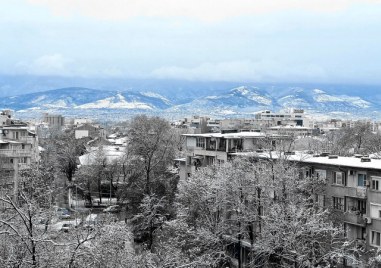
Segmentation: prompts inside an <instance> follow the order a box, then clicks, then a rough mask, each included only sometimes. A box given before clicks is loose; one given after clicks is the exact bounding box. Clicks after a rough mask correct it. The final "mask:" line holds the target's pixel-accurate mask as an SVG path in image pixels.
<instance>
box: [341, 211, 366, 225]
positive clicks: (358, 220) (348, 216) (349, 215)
mask: <svg viewBox="0 0 381 268" xmlns="http://www.w3.org/2000/svg"><path fill="white" fill-rule="evenodd" d="M343 220H344V221H345V222H347V223H352V224H355V225H360V226H366V222H365V220H364V216H363V215H362V214H361V213H355V212H346V213H344V214H343Z"/></svg>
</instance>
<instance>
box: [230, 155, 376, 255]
mask: <svg viewBox="0 0 381 268" xmlns="http://www.w3.org/2000/svg"><path fill="white" fill-rule="evenodd" d="M232 155H233V156H250V157H255V158H258V159H269V158H270V154H269V153H239V152H238V153H233V154H232ZM271 158H272V159H277V158H283V159H287V161H291V162H295V163H297V164H298V165H299V166H300V168H301V170H302V171H303V174H304V176H306V177H307V178H310V179H313V178H321V179H324V180H325V181H326V185H325V187H324V188H323V189H322V190H321V191H320V192H316V194H315V198H316V200H315V201H316V202H317V203H318V205H319V206H321V207H322V208H328V207H330V208H331V209H332V211H333V215H335V220H336V221H337V223H339V224H342V226H343V228H344V230H345V236H346V238H347V239H348V240H354V241H356V243H357V245H358V246H359V247H362V248H364V249H365V250H366V251H368V250H370V249H372V248H374V249H381V159H371V158H369V157H367V156H361V155H356V156H353V157H341V156H335V155H327V154H322V155H309V154H305V153H288V154H287V153H286V155H285V154H279V153H273V154H271Z"/></svg>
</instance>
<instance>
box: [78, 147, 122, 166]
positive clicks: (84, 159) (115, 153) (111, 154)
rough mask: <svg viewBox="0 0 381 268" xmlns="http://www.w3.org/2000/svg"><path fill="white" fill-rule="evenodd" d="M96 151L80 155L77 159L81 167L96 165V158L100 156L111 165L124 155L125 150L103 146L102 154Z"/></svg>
mask: <svg viewBox="0 0 381 268" xmlns="http://www.w3.org/2000/svg"><path fill="white" fill-rule="evenodd" d="M99 150H101V149H99V148H98V149H96V150H93V151H91V152H90V153H87V154H84V155H81V156H80V157H79V162H80V164H81V165H84V166H87V165H96V164H97V160H98V159H97V158H98V157H99V156H100V155H102V156H103V157H105V158H106V163H107V164H111V163H113V162H114V161H118V160H120V159H121V158H123V156H124V155H125V148H124V147H115V146H103V148H102V152H100V151H99Z"/></svg>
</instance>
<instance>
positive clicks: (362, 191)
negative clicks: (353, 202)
mask: <svg viewBox="0 0 381 268" xmlns="http://www.w3.org/2000/svg"><path fill="white" fill-rule="evenodd" d="M356 197H358V198H366V188H365V187H357V188H356Z"/></svg>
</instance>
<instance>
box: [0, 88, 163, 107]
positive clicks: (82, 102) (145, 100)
mask: <svg viewBox="0 0 381 268" xmlns="http://www.w3.org/2000/svg"><path fill="white" fill-rule="evenodd" d="M169 106H170V103H169V101H168V100H167V99H165V98H164V97H162V96H160V95H159V94H156V95H153V94H151V95H149V94H144V93H143V94H141V93H139V92H132V91H123V92H118V91H103V90H94V89H88V88H63V89H56V90H50V91H45V92H39V93H31V94H25V95H18V96H13V97H5V98H2V99H1V100H0V107H2V108H11V109H14V110H31V109H32V110H44V109H57V110H64V109H140V110H154V109H166V108H168V107H169Z"/></svg>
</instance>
